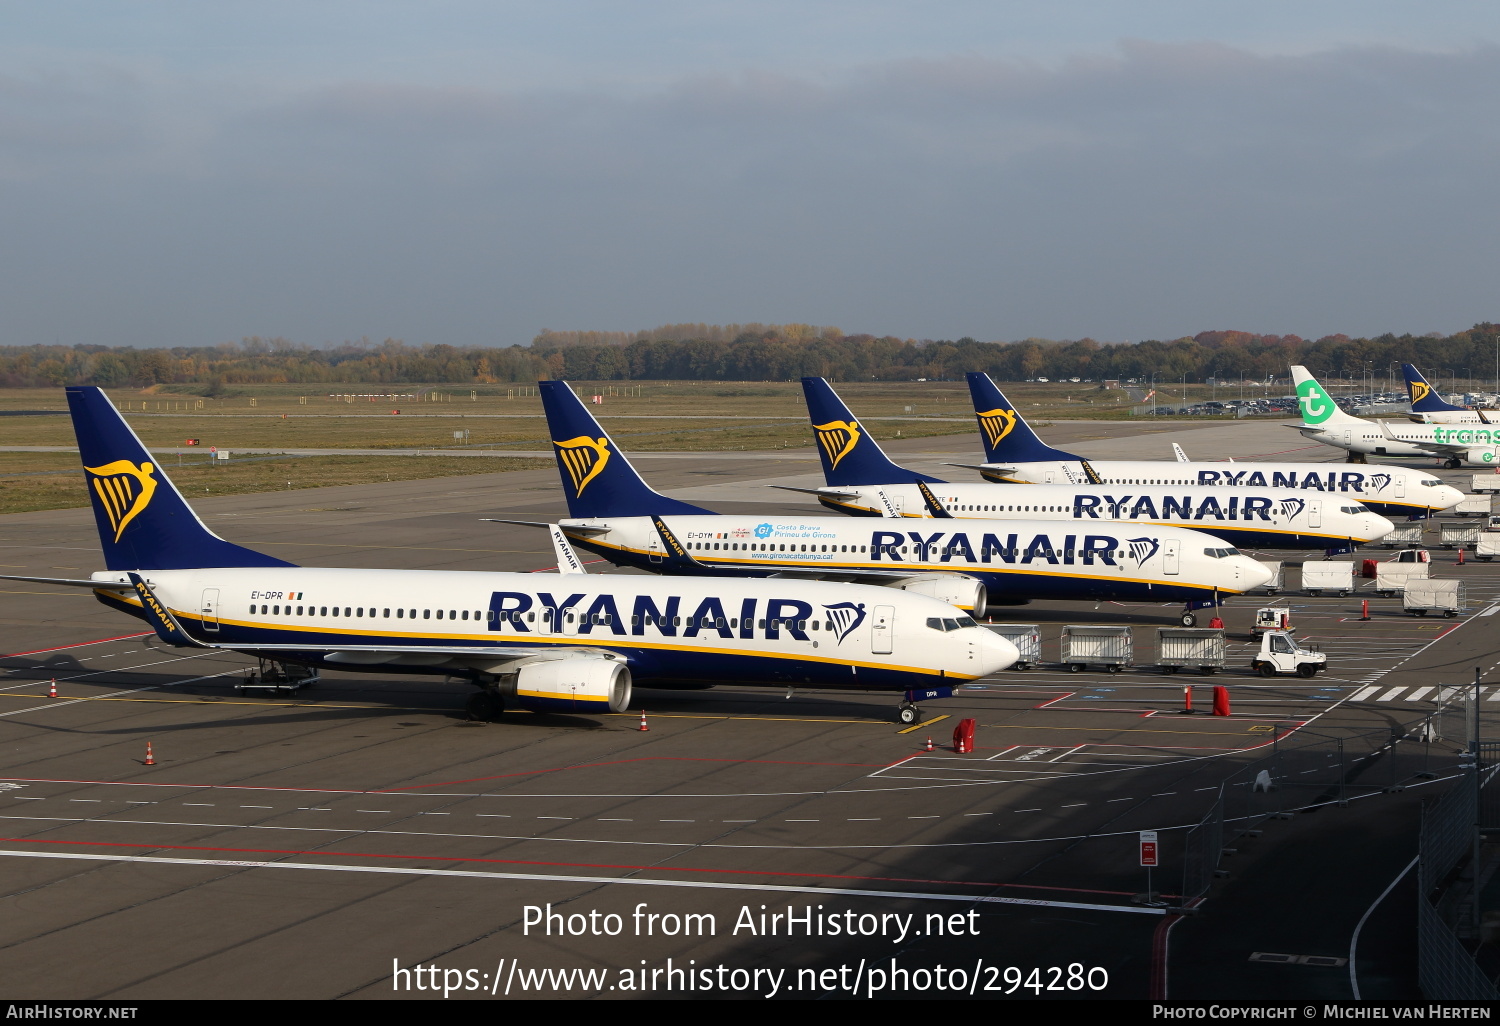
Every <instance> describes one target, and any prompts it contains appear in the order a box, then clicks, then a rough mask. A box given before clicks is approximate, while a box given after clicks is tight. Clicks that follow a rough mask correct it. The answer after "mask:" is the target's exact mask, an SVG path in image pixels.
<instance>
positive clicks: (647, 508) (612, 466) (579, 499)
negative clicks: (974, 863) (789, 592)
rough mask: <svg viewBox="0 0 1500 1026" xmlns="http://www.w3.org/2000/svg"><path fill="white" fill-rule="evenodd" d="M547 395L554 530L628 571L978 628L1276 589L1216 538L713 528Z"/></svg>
mask: <svg viewBox="0 0 1500 1026" xmlns="http://www.w3.org/2000/svg"><path fill="white" fill-rule="evenodd" d="M541 393H542V404H543V407H544V409H545V410H546V412H547V420H548V426H549V428H550V429H551V432H552V444H553V445H554V447H555V448H556V450H557V461H558V469H559V472H560V474H561V477H562V485H563V492H564V494H565V495H566V497H567V500H568V512H569V513H571V514H572V516H573V518H574V519H569V520H563V521H560V522H559V524H558V526H559V527H560V528H561V529H562V531H563V532H564V533H565V534H566V536H567V537H568V539H570V540H571V541H572V542H574V543H575V544H577V545H578V546H579V547H581V548H585V549H588V550H589V551H591V552H596V553H598V554H599V555H601V556H603V557H604V558H606V559H608V560H609V561H610V562H612V563H615V564H617V565H620V566H632V567H638V568H640V569H643V570H649V571H653V572H657V573H681V574H708V575H715V576H718V575H731V576H771V575H776V576H789V575H799V576H807V577H815V578H820V579H825V580H844V581H857V582H869V583H881V584H884V585H887V586H888V587H892V588H896V589H900V590H906V591H915V592H918V593H920V594H925V595H931V596H934V597H937V598H941V599H943V600H944V601H946V602H950V603H952V604H953V605H956V606H958V607H959V608H961V609H967V610H970V611H972V612H973V613H975V615H983V613H984V611H985V608H986V605H987V604H988V603H991V602H994V603H1001V602H1015V601H1017V600H1019V599H1030V598H1042V597H1045V598H1115V599H1138V600H1140V599H1145V600H1153V601H1163V602H1167V601H1173V600H1178V599H1180V600H1184V601H1187V602H1189V603H1201V604H1203V605H1208V604H1212V603H1213V602H1214V600H1215V599H1216V598H1217V597H1220V596H1223V595H1229V594H1235V593H1237V592H1242V591H1245V590H1246V589H1248V588H1253V587H1255V586H1257V585H1259V584H1262V583H1264V582H1265V581H1266V580H1268V579H1269V574H1268V572H1267V571H1266V570H1265V568H1264V567H1262V566H1261V565H1260V564H1259V563H1257V562H1255V561H1254V560H1252V559H1250V558H1249V557H1247V556H1242V555H1240V554H1239V553H1238V552H1237V551H1236V550H1235V549H1234V548H1232V547H1230V546H1228V545H1226V544H1225V543H1224V542H1222V541H1221V540H1219V539H1218V538H1214V537H1211V536H1208V535H1205V534H1202V533H1200V532H1198V531H1190V530H1184V529H1182V528H1177V527H1158V526H1154V525H1146V524H1111V523H1107V522H1101V523H1099V524H1098V525H1093V524H1089V523H1082V524H1078V525H1074V524H1069V523H1060V522H1058V521H1056V520H1051V521H1042V520H1005V521H1000V520H965V521H963V522H962V523H959V522H955V521H944V522H941V523H938V522H933V521H927V522H926V525H925V526H922V525H919V524H916V523H911V522H898V521H894V520H890V521H884V522H872V521H868V520H865V521H858V520H849V519H847V518H826V519H825V518H817V517H813V518H802V517H795V518H794V517H784V516H766V517H746V516H730V515H719V514H715V513H713V512H712V511H710V510H706V509H703V508H701V507H698V506H692V505H689V504H687V503H684V502H680V501H678V500H676V499H671V498H668V497H666V496H664V495H660V494H658V493H656V492H654V491H652V490H651V488H650V487H649V486H648V485H647V484H646V483H645V482H644V481H643V480H641V478H640V476H639V475H638V474H637V473H636V471H635V468H633V467H632V466H631V465H630V463H629V462H628V461H627V460H626V459H625V457H624V455H623V454H622V453H621V452H620V451H619V449H618V448H617V447H616V446H615V444H614V441H613V440H612V439H611V438H610V437H609V436H608V435H607V434H606V433H605V432H604V429H603V428H601V427H600V426H599V424H598V422H597V421H595V420H594V418H593V417H592V416H591V415H590V414H589V412H588V410H587V409H585V408H584V406H583V404H582V403H581V402H579V401H578V398H577V397H576V396H575V395H573V393H572V391H571V390H570V389H569V388H568V386H567V384H566V383H564V382H559V381H544V382H541ZM507 522H510V523H515V522H516V521H507ZM538 526H540V525H538Z"/></svg>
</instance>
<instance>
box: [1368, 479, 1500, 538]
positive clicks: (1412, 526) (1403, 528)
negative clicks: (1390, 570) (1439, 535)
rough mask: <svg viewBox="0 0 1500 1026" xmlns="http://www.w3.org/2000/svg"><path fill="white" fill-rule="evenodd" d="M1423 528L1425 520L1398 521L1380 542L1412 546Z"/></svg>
mask: <svg viewBox="0 0 1500 1026" xmlns="http://www.w3.org/2000/svg"><path fill="white" fill-rule="evenodd" d="M1497 476H1500V475H1497ZM1425 530H1427V522H1426V521H1425V520H1415V521H1411V522H1409V523H1404V524H1401V523H1398V524H1397V525H1396V526H1395V527H1394V528H1392V530H1391V533H1390V534H1388V535H1386V536H1385V537H1384V538H1382V539H1380V544H1381V545H1383V546H1384V547H1385V548H1388V549H1409V548H1413V547H1415V546H1418V545H1421V544H1422V532H1423V531H1425Z"/></svg>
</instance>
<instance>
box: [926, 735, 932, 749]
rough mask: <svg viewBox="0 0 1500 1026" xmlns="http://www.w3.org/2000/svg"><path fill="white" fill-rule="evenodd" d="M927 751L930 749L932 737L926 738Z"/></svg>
mask: <svg viewBox="0 0 1500 1026" xmlns="http://www.w3.org/2000/svg"><path fill="white" fill-rule="evenodd" d="M927 751H929V752H930V751H932V738H928V739H927Z"/></svg>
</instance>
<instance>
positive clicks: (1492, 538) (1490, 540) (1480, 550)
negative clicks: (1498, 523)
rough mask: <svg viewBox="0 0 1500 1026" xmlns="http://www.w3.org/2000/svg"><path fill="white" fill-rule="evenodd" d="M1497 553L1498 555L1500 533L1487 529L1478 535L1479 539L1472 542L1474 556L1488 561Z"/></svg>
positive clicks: (1499, 551)
mask: <svg viewBox="0 0 1500 1026" xmlns="http://www.w3.org/2000/svg"><path fill="white" fill-rule="evenodd" d="M1497 555H1500V534H1494V533H1491V532H1489V531H1486V532H1484V533H1483V534H1481V535H1480V536H1479V540H1478V541H1477V542H1475V543H1474V558H1475V559H1482V560H1484V561H1485V562H1486V563H1488V562H1489V561H1490V560H1492V559H1494V558H1495V556H1497Z"/></svg>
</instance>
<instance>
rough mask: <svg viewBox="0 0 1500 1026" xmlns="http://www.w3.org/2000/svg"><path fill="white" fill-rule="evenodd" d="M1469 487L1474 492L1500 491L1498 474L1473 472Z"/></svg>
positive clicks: (1499, 476)
mask: <svg viewBox="0 0 1500 1026" xmlns="http://www.w3.org/2000/svg"><path fill="white" fill-rule="evenodd" d="M1469 487H1470V489H1471V490H1473V491H1476V492H1492V493H1493V492H1500V474H1475V475H1474V483H1473V484H1472V485H1470V486H1469Z"/></svg>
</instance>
